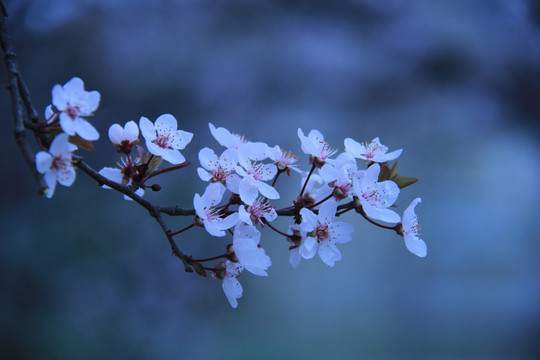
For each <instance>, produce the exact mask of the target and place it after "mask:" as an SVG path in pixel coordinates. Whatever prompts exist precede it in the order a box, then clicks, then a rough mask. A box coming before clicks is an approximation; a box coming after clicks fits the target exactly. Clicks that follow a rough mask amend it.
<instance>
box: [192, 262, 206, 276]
mask: <svg viewBox="0 0 540 360" xmlns="http://www.w3.org/2000/svg"><path fill="white" fill-rule="evenodd" d="M192 265H193V269H195V272H196V273H197V274H199V275H201V276H202V277H206V270H204V266H202V264H201V263H194V264H192Z"/></svg>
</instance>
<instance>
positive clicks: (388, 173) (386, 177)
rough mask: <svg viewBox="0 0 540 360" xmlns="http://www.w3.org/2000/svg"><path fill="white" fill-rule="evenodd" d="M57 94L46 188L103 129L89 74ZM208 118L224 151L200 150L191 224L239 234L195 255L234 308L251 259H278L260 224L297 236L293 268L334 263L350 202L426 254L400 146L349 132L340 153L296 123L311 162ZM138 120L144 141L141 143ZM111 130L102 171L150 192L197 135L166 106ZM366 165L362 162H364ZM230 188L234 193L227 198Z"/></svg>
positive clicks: (256, 264) (260, 262)
mask: <svg viewBox="0 0 540 360" xmlns="http://www.w3.org/2000/svg"><path fill="white" fill-rule="evenodd" d="M52 96H53V101H52V105H50V106H49V107H47V109H46V111H45V115H46V124H47V126H49V127H50V128H51V129H54V124H55V123H56V121H57V120H58V123H59V128H60V129H61V130H62V133H60V134H58V135H57V136H56V137H55V138H54V140H53V141H52V142H51V144H50V147H49V149H48V150H47V151H41V152H39V153H38V154H37V155H36V166H37V170H38V171H39V172H40V173H42V174H44V179H45V181H46V183H47V185H48V186H49V192H48V194H47V196H48V197H51V196H52V195H53V192H54V189H55V185H56V182H59V183H60V184H62V185H64V186H70V185H71V184H72V183H73V181H74V180H75V169H74V167H73V165H72V162H71V159H72V152H73V151H75V150H76V149H77V146H75V145H74V143H75V144H78V143H77V138H80V139H83V140H85V141H93V140H96V139H98V138H99V134H98V132H97V130H96V129H95V128H94V127H93V126H92V125H91V124H90V123H89V122H88V121H87V120H86V119H84V118H83V117H86V116H89V115H92V113H93V112H94V111H95V110H96V109H97V106H98V104H99V99H100V95H99V93H98V92H97V91H91V92H87V91H85V90H84V84H83V82H82V80H80V79H79V78H73V79H71V80H70V81H69V82H68V83H66V84H65V85H64V86H60V85H55V86H54V88H53V90H52ZM57 128H58V127H57ZM209 128H210V133H211V134H212V136H213V137H214V138H215V140H216V141H217V142H218V143H219V144H220V145H222V146H224V147H225V149H224V150H223V151H221V152H218V153H217V154H219V153H220V154H221V155H220V156H218V155H216V152H214V150H213V149H210V148H208V147H205V148H203V149H201V150H200V151H199V154H198V157H199V162H200V167H198V168H197V174H198V175H199V178H200V179H201V180H202V181H204V182H206V183H207V185H206V187H205V189H204V192H203V193H202V195H199V194H195V195H194V197H193V207H194V209H195V213H196V216H195V219H194V223H193V225H197V226H199V227H204V229H205V230H206V232H207V233H208V234H209V235H211V236H215V237H225V236H227V234H228V233H229V234H231V235H232V243H231V244H229V245H227V246H226V249H227V250H226V253H225V254H223V255H220V256H216V257H213V258H209V259H203V260H193V259H191V260H190V261H192V263H191V264H192V265H194V266H195V265H198V266H199V268H200V269H203V270H201V271H203V273H204V274H206V271H210V272H211V274H212V276H213V277H214V278H216V279H220V280H222V287H223V291H224V293H225V295H226V297H227V299H228V300H229V302H230V304H231V306H232V307H233V308H236V307H237V305H238V301H237V299H238V298H240V297H241V296H242V286H241V285H240V283H239V281H238V277H239V276H240V274H241V273H242V271H243V270H244V269H246V270H247V271H249V272H251V273H252V274H254V275H259V276H267V275H268V273H267V270H268V268H269V267H270V266H271V265H272V262H271V260H270V257H269V256H268V255H267V254H266V252H265V250H264V248H263V247H262V245H261V243H260V241H261V231H262V229H263V228H270V229H271V230H274V231H276V232H278V233H279V234H281V235H283V236H285V237H286V239H287V240H288V241H289V243H290V244H291V245H290V248H289V250H290V255H289V256H290V263H291V265H292V266H293V267H295V268H296V267H298V266H299V264H300V262H301V260H302V259H311V258H313V257H314V256H315V254H319V257H320V258H321V260H322V261H323V262H324V263H325V264H326V265H328V266H331V267H333V266H334V265H335V263H336V261H340V260H341V259H342V254H341V252H340V250H339V249H338V247H337V244H342V243H347V242H349V241H351V239H352V233H353V226H352V225H351V224H349V223H347V222H344V221H335V218H336V217H338V216H340V215H341V214H343V213H345V212H347V211H350V210H355V211H356V212H357V213H358V214H360V215H362V216H364V217H365V218H366V219H367V220H368V221H370V222H371V223H373V224H375V225H378V226H380V227H383V228H387V229H391V230H394V231H396V232H397V233H398V234H401V235H402V236H403V238H404V241H405V245H406V248H407V249H408V250H409V251H410V252H412V253H413V254H415V255H417V256H420V257H424V256H426V254H427V248H426V244H425V242H424V241H423V240H422V239H420V238H419V229H420V227H419V224H418V217H417V216H416V214H415V212H414V211H415V207H416V205H417V204H418V203H420V202H421V199H420V198H417V199H415V200H414V201H413V202H412V204H411V205H410V206H409V207H407V209H406V210H405V212H404V213H403V218H402V217H401V216H400V215H399V214H398V213H397V212H395V211H394V207H395V205H394V204H395V202H396V200H397V198H398V195H399V193H400V190H401V188H403V187H405V186H407V185H409V184H410V183H412V182H414V181H412V182H411V181H410V180H407V181H408V182H407V181H405V180H403V179H405V177H401V178H400V176H399V174H398V172H397V163H396V164H394V166H392V168H390V166H389V165H388V162H389V161H393V160H396V159H397V158H398V157H399V156H400V155H401V153H402V150H396V151H393V152H388V147H386V146H385V145H382V144H381V143H380V140H379V138H375V139H373V140H372V141H371V143H369V144H365V143H362V144H361V143H359V142H357V141H356V140H354V139H351V138H347V139H345V141H344V151H343V152H341V153H338V151H337V150H336V149H335V148H333V147H331V146H330V145H329V144H328V143H327V142H326V141H325V140H324V136H323V135H322V134H321V133H320V132H319V131H318V130H311V131H310V132H309V134H308V135H307V136H305V135H304V132H303V131H302V130H301V129H298V137H299V140H300V146H301V149H302V151H303V152H304V153H305V154H306V155H308V156H309V164H310V165H311V169H310V170H307V171H305V170H302V169H300V168H299V167H298V165H297V162H298V160H299V158H298V157H297V156H295V155H293V154H292V153H291V152H286V151H284V150H282V149H281V148H280V147H279V146H278V145H276V146H273V147H271V146H268V145H267V144H265V143H262V142H251V141H248V140H247V139H245V138H244V137H242V136H239V135H236V134H234V133H231V132H230V131H229V130H227V129H225V128H223V127H218V128H216V127H215V126H214V125H213V124H211V123H210V124H209ZM139 129H140V133H141V134H142V136H143V137H144V140H145V144H146V149H147V150H145V149H144V148H143V147H141V146H140V145H138V143H139ZM108 134H109V139H110V141H111V142H112V144H113V145H114V146H115V147H116V148H117V151H118V152H119V153H121V154H122V156H123V157H122V158H120V160H119V163H118V167H116V168H111V167H105V168H103V169H102V170H101V171H100V172H99V173H100V174H101V175H102V176H104V177H105V178H107V179H109V180H111V181H113V182H116V183H119V184H122V185H124V186H129V187H131V188H132V189H133V190H134V191H135V193H136V194H137V195H139V196H143V194H144V189H146V188H152V189H153V190H156V189H159V188H160V187H159V185H157V184H155V185H152V186H148V185H146V184H145V183H146V181H147V180H148V179H149V178H150V177H152V176H154V175H156V174H158V173H159V172H160V171H161V172H163V170H158V167H159V166H160V164H161V162H162V160H165V161H167V162H169V163H171V164H172V165H173V166H172V167H170V168H168V169H166V170H170V169H173V170H174V169H177V168H180V167H181V166H182V165H181V164H182V163H184V162H185V158H184V156H183V155H182V154H181V153H180V150H183V149H184V148H185V147H186V146H187V145H188V144H189V142H190V141H191V139H192V137H193V134H192V133H190V132H187V131H183V130H178V123H177V121H176V119H175V118H174V116H173V115H170V114H164V115H161V116H159V117H158V118H157V119H156V121H155V122H153V123H152V122H151V121H150V120H149V119H147V118H146V117H144V116H143V117H141V118H140V120H139V124H138V125H137V123H135V122H134V121H128V122H127V123H126V124H125V125H124V126H121V125H120V124H113V125H112V126H110V128H109V132H108ZM133 149H136V153H137V155H136V156H133V155H132V151H133ZM359 160H360V161H359ZM359 165H363V167H364V168H363V169H361V168H359ZM290 170H293V171H294V173H295V175H293V176H298V179H299V180H300V181H299V182H300V186H299V188H298V189H299V196H298V197H297V198H296V199H295V201H292V203H293V206H290V207H288V208H284V209H281V210H276V208H275V206H274V205H273V203H272V201H273V200H277V199H279V198H280V194H279V192H278V191H277V190H276V189H275V188H274V185H275V183H276V181H277V178H278V177H279V176H280V174H282V173H284V174H287V175H288V176H291V171H290ZM296 174H298V175H296ZM406 179H412V178H406ZM105 187H106V186H105ZM227 192H229V193H230V195H229V196H228V197H225V202H224V203H222V202H223V199H224V196H225V194H226V193H227ZM125 198H126V199H130V198H129V197H126V196H125ZM290 204H291V202H289V204H288V205H290ZM280 211H281V212H283V213H285V212H287V214H288V215H292V216H291V217H290V218H291V222H292V223H291V224H290V225H289V227H288V231H287V232H286V233H284V232H281V231H279V230H277V229H276V228H275V227H274V226H273V225H271V222H273V221H274V220H275V219H276V218H277V217H278V214H279V213H280ZM376 221H382V222H384V223H386V224H391V225H383V224H379V223H377V222H376ZM193 225H190V227H192V226H193ZM188 228H189V227H188ZM186 229H187V228H186ZM182 231H183V230H182ZM180 232H181V231H179V232H177V233H180ZM219 258H223V259H224V261H222V262H219V263H218V264H216V265H215V267H214V268H207V267H203V266H202V265H200V263H201V262H205V261H209V260H214V259H219Z"/></svg>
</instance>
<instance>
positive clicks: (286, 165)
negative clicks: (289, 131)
mask: <svg viewBox="0 0 540 360" xmlns="http://www.w3.org/2000/svg"><path fill="white" fill-rule="evenodd" d="M266 156H267V157H268V158H269V159H271V160H272V161H273V162H274V164H276V166H277V168H278V170H281V171H284V170H286V169H291V170H294V171H296V172H299V173H301V172H302V171H301V170H300V169H299V168H298V166H297V165H293V164H294V163H295V162H297V161H298V159H299V158H298V156H296V155H294V154H293V153H292V152H290V151H287V152H286V151H285V150H283V149H281V148H280V147H279V146H278V145H276V146H274V147H268V149H267V150H266ZM288 174H289V172H288Z"/></svg>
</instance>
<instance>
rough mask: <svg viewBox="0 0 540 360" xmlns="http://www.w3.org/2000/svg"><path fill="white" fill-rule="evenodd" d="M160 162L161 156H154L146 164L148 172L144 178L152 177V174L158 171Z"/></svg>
mask: <svg viewBox="0 0 540 360" xmlns="http://www.w3.org/2000/svg"><path fill="white" fill-rule="evenodd" d="M162 162H163V159H162V158H161V156H156V155H154V157H153V158H152V160H150V162H149V163H148V171H147V173H146V176H150V175H152V173H153V172H155V171H156V170H157V169H158V167H159V166H160V165H161V163H162Z"/></svg>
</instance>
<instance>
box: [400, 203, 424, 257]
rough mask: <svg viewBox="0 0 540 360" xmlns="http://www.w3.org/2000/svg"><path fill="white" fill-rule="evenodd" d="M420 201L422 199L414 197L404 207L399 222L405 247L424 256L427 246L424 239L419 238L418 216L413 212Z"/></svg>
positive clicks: (415, 253)
mask: <svg viewBox="0 0 540 360" xmlns="http://www.w3.org/2000/svg"><path fill="white" fill-rule="evenodd" d="M420 202H422V199H421V198H416V199H414V200H413V201H412V203H411V205H409V207H407V209H405V212H404V213H403V220H402V222H401V224H402V226H403V228H402V229H403V239H404V240H405V246H407V249H408V250H409V251H410V252H412V253H413V254H414V255H416V256H419V257H425V256H426V255H427V246H426V243H425V242H424V240H422V239H420V238H419V236H420V224H419V223H418V216H417V215H416V214H415V212H414V208H415V207H416V205H418V203H420Z"/></svg>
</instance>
